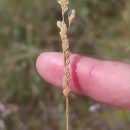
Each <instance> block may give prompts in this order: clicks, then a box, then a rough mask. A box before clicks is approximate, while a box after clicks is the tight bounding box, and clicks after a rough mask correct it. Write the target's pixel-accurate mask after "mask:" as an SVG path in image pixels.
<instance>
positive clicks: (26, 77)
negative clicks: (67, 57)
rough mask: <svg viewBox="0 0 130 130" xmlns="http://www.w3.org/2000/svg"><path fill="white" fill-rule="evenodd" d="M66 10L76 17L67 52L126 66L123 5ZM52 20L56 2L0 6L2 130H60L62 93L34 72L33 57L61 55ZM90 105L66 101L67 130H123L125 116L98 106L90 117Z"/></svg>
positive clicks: (127, 32) (129, 51) (1, 0)
mask: <svg viewBox="0 0 130 130" xmlns="http://www.w3.org/2000/svg"><path fill="white" fill-rule="evenodd" d="M71 6H73V8H74V9H75V10H76V12H77V18H76V22H75V23H74V26H73V27H72V28H71V32H70V36H71V39H70V41H71V52H73V53H79V54H84V55H89V56H91V57H97V58H101V59H112V60H120V61H125V62H130V39H129V36H130V1H129V0H118V1H117V0H108V1H106V0H100V1H99V0H71ZM57 19H61V16H60V8H59V6H58V4H57V2H56V0H33V1H30V0H0V100H1V102H3V104H6V105H7V107H5V110H4V112H6V113H7V115H6V116H4V117H3V116H2V117H0V120H2V121H3V123H4V124H5V125H6V128H7V130H52V129H57V130H61V129H64V126H65V115H64V114H65V109H64V103H63V102H64V97H63V96H62V92H60V90H58V89H56V88H54V87H50V84H48V83H46V82H45V81H43V80H42V79H41V78H40V77H39V76H38V74H37V72H36V69H35V60H36V57H37V56H38V54H40V53H41V52H45V51H61V42H60V37H59V35H58V28H57V26H56V21H57ZM86 100H88V101H86ZM77 102H80V103H81V105H80V107H79V106H77ZM93 104H95V102H94V101H92V100H89V99H86V98H83V97H79V96H77V95H72V97H71V106H70V107H71V117H70V119H71V124H72V130H73V129H74V130H79V129H80V130H85V129H86V130H97V129H100V130H129V128H130V112H127V111H125V110H119V109H114V108H111V107H108V106H105V105H101V106H102V107H101V109H100V110H98V111H96V112H93V113H91V112H90V111H89V107H90V106H91V105H93ZM1 105H2V104H0V106H1ZM0 109H1V108H0ZM0 111H1V110H0ZM0 129H1V128H0ZM3 130H4V129H3Z"/></svg>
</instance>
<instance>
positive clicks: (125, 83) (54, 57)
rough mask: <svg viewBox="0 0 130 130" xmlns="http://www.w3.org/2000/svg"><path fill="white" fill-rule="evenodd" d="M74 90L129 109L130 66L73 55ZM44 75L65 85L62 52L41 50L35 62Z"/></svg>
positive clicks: (72, 87) (71, 82)
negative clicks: (63, 82)
mask: <svg viewBox="0 0 130 130" xmlns="http://www.w3.org/2000/svg"><path fill="white" fill-rule="evenodd" d="M70 59H71V63H70V74H71V78H70V82H69V87H70V88H71V91H73V92H76V93H79V94H82V95H85V96H89V97H90V98H92V99H95V100H97V101H100V102H103V103H107V104H109V105H113V106H117V107H122V108H126V109H130V65H129V64H126V63H121V62H116V61H104V60H97V59H93V58H88V57H85V56H81V55H74V54H72V55H71V57H70ZM36 67H37V70H38V72H39V74H40V75H41V77H42V78H44V79H45V80H46V81H48V82H49V83H51V84H53V85H55V86H57V87H60V88H62V78H63V55H62V54H61V53H42V54H41V55H40V56H39V57H38V59H37V63H36Z"/></svg>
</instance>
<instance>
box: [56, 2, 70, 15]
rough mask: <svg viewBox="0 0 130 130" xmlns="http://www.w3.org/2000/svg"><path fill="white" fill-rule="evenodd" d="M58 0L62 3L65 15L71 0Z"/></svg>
mask: <svg viewBox="0 0 130 130" xmlns="http://www.w3.org/2000/svg"><path fill="white" fill-rule="evenodd" d="M57 1H58V3H59V4H60V5H61V9H62V15H64V14H65V13H66V11H67V10H68V9H69V8H68V4H69V0H57Z"/></svg>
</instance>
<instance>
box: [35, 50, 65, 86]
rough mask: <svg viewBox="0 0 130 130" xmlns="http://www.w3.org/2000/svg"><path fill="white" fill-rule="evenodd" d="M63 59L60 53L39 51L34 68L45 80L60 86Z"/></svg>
mask: <svg viewBox="0 0 130 130" xmlns="http://www.w3.org/2000/svg"><path fill="white" fill-rule="evenodd" d="M62 67H63V60H62V54H61V53H55V52H46V53H41V54H40V55H39V56H38V58H37V60H36V69H37V72H38V73H39V75H40V76H41V77H42V78H43V79H44V80H46V81H47V82H49V83H51V84H53V85H55V86H58V87H61V81H62V76H63V69H61V68H62Z"/></svg>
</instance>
